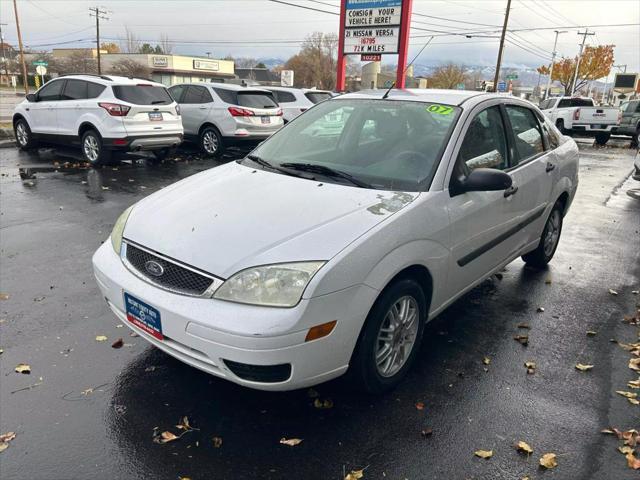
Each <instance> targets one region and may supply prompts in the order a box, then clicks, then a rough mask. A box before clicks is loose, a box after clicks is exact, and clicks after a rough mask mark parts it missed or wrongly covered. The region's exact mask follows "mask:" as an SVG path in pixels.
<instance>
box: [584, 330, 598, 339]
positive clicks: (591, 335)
mask: <svg viewBox="0 0 640 480" xmlns="http://www.w3.org/2000/svg"><path fill="white" fill-rule="evenodd" d="M597 333H598V332H596V331H594V330H587V336H589V337H593V336H594V335H596V334H597Z"/></svg>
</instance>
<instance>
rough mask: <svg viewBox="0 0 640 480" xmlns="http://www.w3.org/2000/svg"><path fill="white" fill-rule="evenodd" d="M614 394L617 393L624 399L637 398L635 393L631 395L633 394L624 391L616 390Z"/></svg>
mask: <svg viewBox="0 0 640 480" xmlns="http://www.w3.org/2000/svg"><path fill="white" fill-rule="evenodd" d="M616 393H617V394H618V395H622V396H623V397H626V398H636V397H637V396H638V394H637V393H633V392H624V391H622V390H616Z"/></svg>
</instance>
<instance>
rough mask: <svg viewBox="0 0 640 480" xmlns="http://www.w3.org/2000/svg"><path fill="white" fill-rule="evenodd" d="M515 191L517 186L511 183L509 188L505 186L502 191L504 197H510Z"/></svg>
mask: <svg viewBox="0 0 640 480" xmlns="http://www.w3.org/2000/svg"><path fill="white" fill-rule="evenodd" d="M517 191H518V186H517V185H511V186H510V187H509V188H507V189H506V190H505V191H504V198H507V197H510V196H511V195H515V194H516V192H517Z"/></svg>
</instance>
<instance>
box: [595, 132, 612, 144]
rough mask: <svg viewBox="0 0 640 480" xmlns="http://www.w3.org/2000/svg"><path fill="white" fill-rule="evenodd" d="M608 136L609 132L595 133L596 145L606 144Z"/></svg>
mask: <svg viewBox="0 0 640 480" xmlns="http://www.w3.org/2000/svg"><path fill="white" fill-rule="evenodd" d="M610 138H611V134H610V133H596V143H597V144H598V145H606V144H607V142H608V141H609V139H610Z"/></svg>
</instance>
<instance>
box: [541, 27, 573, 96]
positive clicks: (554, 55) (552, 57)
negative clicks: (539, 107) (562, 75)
mask: <svg viewBox="0 0 640 480" xmlns="http://www.w3.org/2000/svg"><path fill="white" fill-rule="evenodd" d="M554 31H555V32H556V39H555V41H554V42H553V52H552V53H551V68H550V69H549V80H547V89H546V90H545V91H544V96H543V97H542V99H543V100H546V99H547V98H548V97H549V89H550V88H551V77H552V76H553V64H554V63H556V55H557V54H558V52H557V51H556V47H557V46H558V35H560V34H561V33H567V31H566V30H554Z"/></svg>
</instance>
